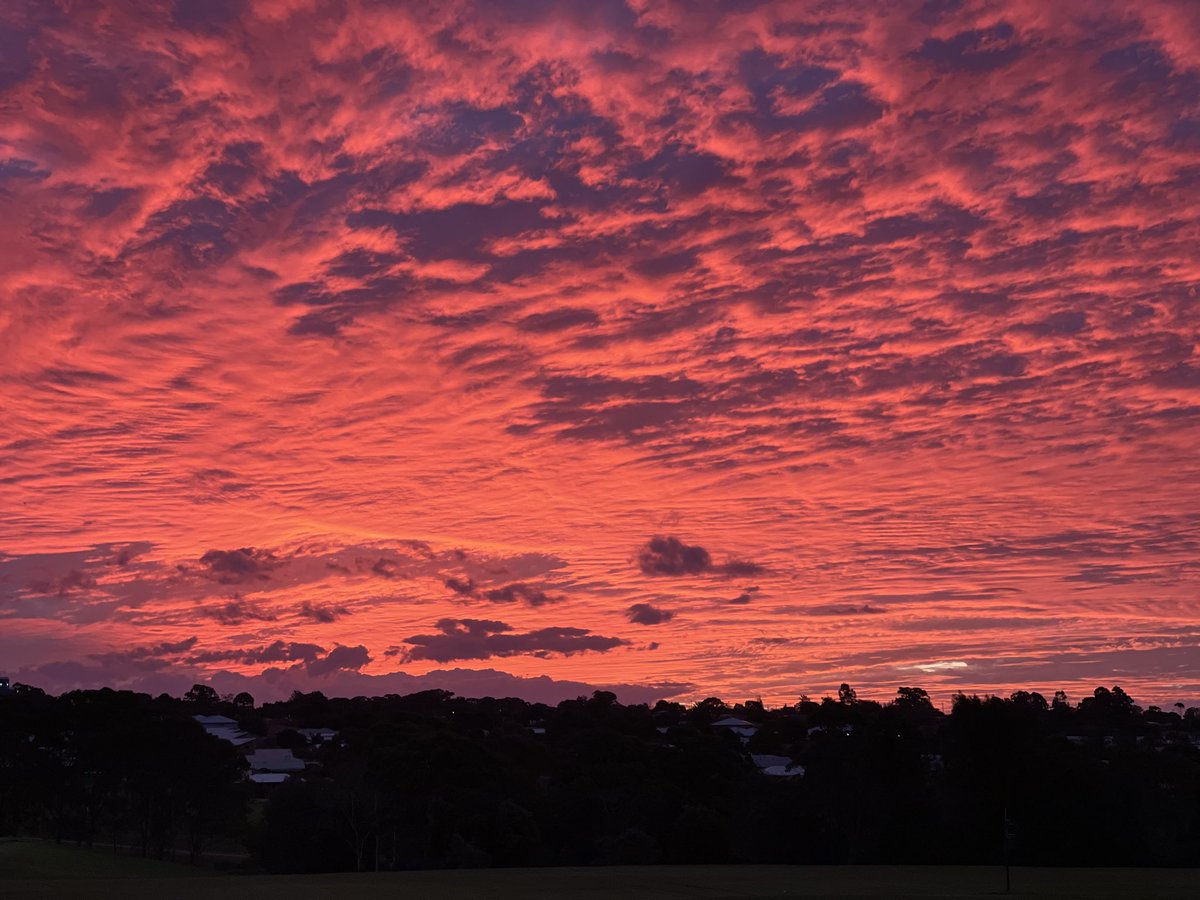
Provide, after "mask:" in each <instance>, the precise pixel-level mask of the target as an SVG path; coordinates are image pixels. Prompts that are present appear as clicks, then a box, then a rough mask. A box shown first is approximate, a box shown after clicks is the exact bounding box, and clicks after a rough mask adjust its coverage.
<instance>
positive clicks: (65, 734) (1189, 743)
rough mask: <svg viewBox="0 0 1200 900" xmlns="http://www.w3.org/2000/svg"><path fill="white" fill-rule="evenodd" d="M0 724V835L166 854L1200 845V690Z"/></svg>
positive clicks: (182, 705) (411, 700)
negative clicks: (1190, 704) (1187, 697)
mask: <svg viewBox="0 0 1200 900" xmlns="http://www.w3.org/2000/svg"><path fill="white" fill-rule="evenodd" d="M0 724H2V726H3V727H0V836H10V837H19V838H22V839H27V840H28V841H35V842H40V844H37V845H38V846H44V847H56V846H61V847H66V846H74V847H78V848H81V849H87V848H92V849H95V850H100V849H103V850H105V851H106V852H107V853H108V854H109V856H108V858H109V859H115V860H124V861H125V862H126V863H132V862H134V861H137V862H146V861H155V860H161V861H171V862H173V863H174V864H176V867H175V868H173V869H172V872H173V873H174V872H178V871H183V872H195V871H197V870H198V869H203V870H205V871H209V870H213V871H223V872H230V873H237V874H239V875H246V876H254V875H260V874H303V873H327V872H364V873H366V872H370V873H375V872H389V871H408V872H412V871H416V870H433V869H491V870H493V873H494V874H488V875H486V876H470V877H468V876H463V878H464V879H465V880H464V881H462V882H461V883H462V884H464V885H470V884H475V883H487V884H493V883H497V884H498V883H500V882H499V881H496V879H510V878H514V877H517V876H514V875H511V874H499V873H496V872H495V870H498V869H511V868H529V867H540V866H547V867H550V866H553V867H577V866H658V865H666V866H694V865H710V864H740V865H760V866H761V865H789V866H792V865H807V866H811V865H839V866H861V865H933V866H990V867H995V866H999V865H1001V864H1003V863H1004V862H1006V861H1007V862H1010V863H1011V864H1012V865H1014V866H1140V867H1178V868H1181V869H1183V868H1188V867H1194V866H1198V865H1200V710H1197V709H1182V708H1178V709H1168V710H1164V709H1159V708H1158V707H1154V706H1150V707H1148V708H1144V709H1143V708H1142V707H1140V706H1138V705H1137V704H1136V703H1135V702H1134V700H1133V699H1132V698H1131V697H1129V696H1128V695H1127V694H1126V693H1125V692H1124V691H1122V690H1121V689H1120V688H1112V689H1108V688H1097V689H1096V690H1095V692H1094V693H1093V694H1092V695H1091V696H1088V697H1085V698H1083V699H1082V700H1081V701H1079V702H1074V701H1073V699H1072V698H1068V697H1066V696H1065V695H1062V694H1059V695H1056V696H1055V697H1054V698H1053V699H1051V700H1049V701H1048V700H1047V699H1046V698H1044V697H1043V696H1041V695H1040V694H1037V693H1028V692H1018V693H1015V694H1013V695H1012V696H1010V697H1008V698H998V697H975V696H964V695H958V696H956V697H955V698H954V700H953V703H952V705H951V706H950V708H949V711H948V712H943V711H942V710H941V709H939V708H938V707H937V706H935V705H934V704H933V703H932V702H931V701H930V699H929V697H928V695H927V694H926V693H925V692H924V691H922V690H920V689H919V688H911V687H903V688H900V689H899V691H898V692H897V695H896V697H895V698H894V699H893V700H891V701H889V702H887V703H880V702H876V701H871V700H864V699H860V698H858V697H857V696H856V695H855V692H854V690H853V689H852V688H850V687H849V686H846V685H843V686H842V689H841V691H840V692H839V695H838V696H837V697H836V698H834V697H827V698H824V699H822V700H820V701H815V700H809V699H807V698H802V699H801V700H800V701H799V702H797V703H795V704H792V705H788V706H783V707H779V708H765V707H764V706H763V705H762V704H761V703H759V702H756V701H748V702H745V703H739V704H736V705H726V704H725V703H723V702H722V701H720V700H718V699H716V698H709V699H708V700H704V701H702V702H700V703H697V704H694V705H692V706H689V707H685V706H683V705H681V704H678V703H667V702H660V703H658V704H657V705H655V706H653V707H650V706H647V705H622V704H620V703H619V702H617V699H616V698H615V697H614V696H613V695H612V694H607V693H602V692H598V693H596V694H594V695H593V696H591V697H588V698H582V697H581V698H579V699H577V700H569V701H564V702H562V703H560V704H558V705H557V706H553V707H552V706H547V705H544V704H536V703H527V702H525V701H522V700H518V699H512V698H509V699H491V698H485V699H479V700H472V699H466V698H461V697H456V696H454V695H452V694H450V693H449V692H445V691H427V692H423V693H419V694H412V695H408V696H386V697H378V698H362V697H359V698H354V699H330V698H326V697H324V696H322V695H321V694H315V693H314V694H296V695H294V696H293V697H292V698H291V699H290V700H288V701H285V702H280V703H267V704H261V705H259V704H256V703H255V702H254V699H253V698H252V697H250V696H249V695H248V694H242V695H238V696H236V697H224V698H223V697H220V696H218V695H217V694H216V693H215V692H214V691H213V690H212V689H211V688H207V687H205V686H202V685H198V686H196V687H195V688H193V689H192V690H191V691H189V692H188V693H187V695H186V696H185V697H182V698H175V697H170V696H167V695H161V696H159V697H157V698H153V697H150V696H148V695H144V694H135V693H131V692H118V691H112V690H101V691H76V692H71V693H67V694H63V695H62V696H60V697H53V696H50V695H48V694H45V693H43V692H42V691H39V690H37V689H36V688H30V687H27V686H23V685H14V686H13V687H12V688H11V689H10V690H7V691H2V692H0ZM17 846H34V845H33V844H28V845H27V844H26V843H22V844H21V845H17ZM9 852H10V853H11V851H9ZM13 858H14V859H19V855H18V856H17V857H13ZM189 864H190V865H189ZM60 868H61V867H60V866H58V865H57V864H55V865H51V866H49V870H50V871H55V872H56V871H58V870H59V869H60ZM68 868H69V867H68ZM20 871H21V866H20V865H15V868H13V871H12V872H11V873H10V875H9V877H18V876H19V874H20ZM636 871H637V872H648V871H650V870H646V869H637V870H636ZM739 871H743V872H748V871H749V870H739ZM789 871H790V870H789ZM980 871H982V870H980ZM33 874H36V873H33ZM411 877H414V878H415V877H417V876H411ZM420 877H432V876H420ZM447 877H449V876H447ZM521 877H528V878H534V877H547V878H548V877H552V876H551V875H549V874H548V875H545V876H534V875H526V876H521ZM588 877H589V878H611V877H613V876H612V875H611V873H610V874H602V873H594V874H593V875H590V876H588ZM639 877H641V876H639ZM655 877H657V876H655ZM739 877H740V876H739ZM745 877H749V876H748V875H746V876H745ZM771 877H772V878H773V877H774V876H771ZM964 877H965V876H964ZM972 877H974V876H972ZM979 877H980V878H981V879H982V880H981V881H980V884H981V885H983V886H986V884H990V883H992V882H989V881H988V878H985V877H984V876H982V875H980V876H979ZM989 877H990V876H989ZM1038 877H1042V876H1038ZM1045 877H1050V876H1045ZM1164 877H1166V876H1164ZM1170 877H1176V876H1170ZM1178 877H1180V878H1185V879H1186V878H1187V877H1189V876H1185V875H1179V876H1178ZM476 878H482V882H478V881H476V880H473V879H476ZM993 881H994V879H993ZM239 883H240V882H239ZM450 883H454V884H457V883H458V882H453V881H452V882H450ZM584 883H591V882H589V881H587V879H585V881H584ZM772 883H773V882H772ZM1018 883H1019V880H1018ZM464 889H465V888H464ZM764 889H774V888H770V886H769V885H768V888H764ZM965 889H967V888H966V887H956V888H955V890H965ZM971 889H974V888H971ZM983 889H985V888H984V887H980V890H983ZM914 890H916V889H915V888H914ZM922 890H924V888H922ZM918 893H919V891H918Z"/></svg>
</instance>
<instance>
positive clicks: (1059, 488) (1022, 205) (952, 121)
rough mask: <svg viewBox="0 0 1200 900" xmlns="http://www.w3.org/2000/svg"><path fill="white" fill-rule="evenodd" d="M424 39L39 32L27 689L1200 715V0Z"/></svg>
mask: <svg viewBox="0 0 1200 900" xmlns="http://www.w3.org/2000/svg"><path fill="white" fill-rule="evenodd" d="M719 8H720V9H723V10H724V11H723V12H718V11H717V10H718V9H719ZM436 10H437V11H436V12H431V11H425V12H418V11H417V9H416V7H410V6H407V5H401V6H399V7H397V8H392V7H389V6H387V5H384V4H376V3H372V2H365V0H355V2H348V3H346V4H344V5H337V8H336V11H335V9H334V8H333V7H330V6H329V5H327V4H317V3H312V2H307V0H287V2H284V0H279V2H273V3H266V2H264V3H254V4H249V5H245V6H243V5H242V4H239V3H235V2H228V3H223V2H200V0H194V2H182V0H181V2H177V3H176V4H174V6H172V7H170V8H169V9H166V8H164V10H163V11H159V12H155V13H154V14H153V15H151V14H150V13H147V12H146V11H145V10H144V9H140V8H134V7H133V5H131V4H123V3H111V2H102V3H96V4H89V5H88V6H87V7H86V8H81V7H78V6H74V5H70V6H68V5H66V4H62V5H61V8H60V6H59V5H55V4H44V3H32V2H31V3H18V4H16V6H15V7H14V8H12V9H11V10H6V11H4V12H3V13H0V33H3V34H4V35H6V36H5V37H3V41H4V42H5V45H4V50H5V53H4V54H3V56H4V58H5V59H6V60H7V61H6V62H5V63H4V65H3V67H0V103H2V108H3V110H4V113H3V118H0V209H3V215H0V247H3V250H2V251H0V408H2V409H3V410H4V416H3V423H4V432H3V433H2V434H0V619H3V623H2V625H0V669H2V670H3V673H5V674H9V675H11V676H12V677H14V679H16V680H24V681H29V682H31V683H34V684H38V685H41V686H44V687H46V688H48V689H51V690H56V691H57V690H64V689H70V688H72V687H77V686H98V685H100V684H105V683H107V684H113V685H118V686H130V687H137V688H139V689H145V690H154V691H157V690H171V691H180V690H182V689H186V687H187V686H189V685H190V684H191V683H192V682H193V681H195V680H198V679H212V680H213V683H214V684H215V685H217V686H218V688H221V689H233V688H240V687H243V686H245V687H249V688H250V690H251V691H252V692H253V693H255V694H256V696H259V697H261V698H265V697H268V696H278V695H283V694H286V693H288V692H290V691H291V690H293V689H302V690H318V689H319V690H324V691H326V692H327V693H347V692H349V693H383V692H388V691H398V692H408V691H411V690H418V689H423V688H426V687H446V688H449V689H451V690H456V691H458V692H460V693H466V694H482V693H498V694H506V693H511V694H516V693H520V694H524V695H526V696H535V697H538V698H542V697H553V696H557V695H559V694H561V695H563V696H566V695H570V694H572V692H573V691H575V690H577V689H578V690H580V691H582V690H584V689H591V688H592V687H617V688H619V689H620V690H621V691H622V695H623V697H625V698H627V699H638V700H641V699H650V698H653V697H656V696H670V697H675V698H679V699H696V698H700V697H704V696H708V695H713V694H715V695H719V696H722V697H725V698H726V699H728V700H741V699H746V698H747V697H755V696H761V697H762V698H763V699H764V700H767V701H768V702H772V703H779V702H791V701H794V700H795V698H796V696H797V695H798V694H800V693H802V692H803V693H810V694H813V695H820V694H822V693H826V692H830V691H833V690H835V689H836V686H837V684H838V683H839V682H842V681H848V682H850V683H852V684H854V685H855V686H856V687H858V688H859V691H860V693H861V694H862V695H863V696H877V697H886V696H890V695H891V694H892V693H893V692H894V691H895V688H896V687H897V686H898V685H901V684H917V685H921V686H924V687H926V688H928V689H930V691H931V692H932V693H934V694H935V695H938V696H942V697H944V696H945V695H946V694H948V692H950V691H952V690H957V689H964V690H968V691H973V690H978V691H1007V690H1011V689H1015V688H1027V689H1035V690H1043V691H1053V690H1055V689H1058V688H1064V689H1066V690H1067V691H1068V693H1069V694H1072V695H1073V696H1076V697H1077V696H1078V695H1079V693H1080V692H1081V691H1090V690H1091V688H1092V687H1093V686H1095V685H1097V684H1106V685H1111V684H1114V683H1115V684H1121V685H1122V686H1124V687H1125V688H1126V689H1127V690H1128V691H1129V692H1130V693H1131V694H1133V695H1134V696H1135V697H1136V698H1138V699H1140V700H1143V701H1147V702H1169V701H1172V700H1175V699H1185V700H1186V699H1200V642H1198V637H1200V624H1198V623H1200V596H1198V593H1197V585H1198V584H1200V562H1198V559H1200V557H1198V555H1197V554H1198V551H1200V501H1198V499H1197V498H1198V497H1200V455H1198V454H1197V451H1196V448H1197V446H1200V427H1198V424H1200V357H1198V354H1197V349H1196V348H1197V340H1198V332H1200V314H1198V312H1197V303H1198V302H1200V300H1198V296H1197V285H1198V284H1200V254H1197V252H1196V248H1197V246H1198V245H1200V223H1198V219H1197V210H1198V209H1200V190H1198V187H1200V67H1198V63H1197V61H1198V60H1200V8H1192V7H1190V6H1188V5H1186V4H1176V3H1170V2H1147V3H1144V4H1138V5H1137V8H1136V9H1133V8H1131V7H1130V5H1129V4H1125V3H1116V2H1101V3H1097V2H1088V3H1083V2H1079V3H1074V2H1069V3H1060V4H1052V5H1048V4H1043V3H1029V2H1024V0H1006V2H982V0H968V2H965V3H961V4H949V3H947V4H937V3H928V4H924V5H921V4H916V3H914V4H896V5H892V6H891V7H889V9H887V10H881V9H880V8H879V5H878V4H874V3H866V2H848V3H838V4H833V5H825V4H811V3H807V4H806V3H800V4H796V3H781V2H763V3H745V4H739V3H732V4H726V5H721V6H719V5H717V4H691V3H683V2H664V3H655V4H649V3H643V2H633V0H630V2H628V3H626V2H622V0H606V2H600V3H595V4H591V3H589V4H541V3H526V2H514V3H466V2H451V3H447V4H438V5H436ZM5 17H7V20H5ZM397 673H399V674H397ZM542 676H545V677H544V678H543V677H542ZM547 678H548V679H551V680H552V681H547V680H546V679H547ZM524 679H540V680H524ZM558 682H569V683H570V684H567V685H559V684H557V683H558Z"/></svg>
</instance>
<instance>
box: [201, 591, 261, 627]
mask: <svg viewBox="0 0 1200 900" xmlns="http://www.w3.org/2000/svg"><path fill="white" fill-rule="evenodd" d="M205 612H206V613H207V614H208V615H209V616H211V617H212V618H214V619H216V620H217V621H218V622H220V623H221V624H222V625H243V624H245V623H246V622H274V621H275V620H276V618H277V616H276V615H275V614H274V613H273V612H271V611H270V610H268V609H264V608H262V607H261V606H259V605H258V604H256V603H251V602H250V601H249V600H246V599H244V598H242V597H234V598H233V599H231V600H227V601H225V602H224V603H218V604H216V605H214V606H209V607H207V608H206V610H205Z"/></svg>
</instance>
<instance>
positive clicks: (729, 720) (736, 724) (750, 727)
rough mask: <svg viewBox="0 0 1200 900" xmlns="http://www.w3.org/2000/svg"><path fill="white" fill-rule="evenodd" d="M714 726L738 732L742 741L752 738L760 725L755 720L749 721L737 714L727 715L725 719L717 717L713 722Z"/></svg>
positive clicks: (733, 732) (734, 732)
mask: <svg viewBox="0 0 1200 900" xmlns="http://www.w3.org/2000/svg"><path fill="white" fill-rule="evenodd" d="M712 727H713V728H723V729H725V730H726V731H729V732H731V733H732V734H736V735H737V736H738V737H739V738H741V739H742V743H745V742H746V741H748V740H750V738H752V737H754V735H756V734H757V733H758V726H757V725H755V724H754V723H753V722H747V721H746V720H745V719H739V718H738V717H737V716H726V717H725V718H723V719H717V721H715V722H713V724H712Z"/></svg>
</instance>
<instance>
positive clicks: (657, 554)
mask: <svg viewBox="0 0 1200 900" xmlns="http://www.w3.org/2000/svg"><path fill="white" fill-rule="evenodd" d="M711 566H712V557H711V556H709V553H708V551H707V550H705V549H704V548H703V547H700V546H696V545H689V544H685V543H683V541H681V540H679V538H676V537H666V536H663V535H655V536H654V537H652V538H651V539H650V540H649V541H647V542H646V544H645V545H644V546H643V547H642V549H641V550H640V551H639V552H638V568H640V569H641V570H642V572H644V573H645V574H646V575H675V576H679V575H699V574H701V573H702V572H705V571H707V570H708V569H709V568H710V567H711Z"/></svg>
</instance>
